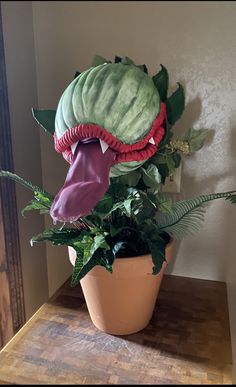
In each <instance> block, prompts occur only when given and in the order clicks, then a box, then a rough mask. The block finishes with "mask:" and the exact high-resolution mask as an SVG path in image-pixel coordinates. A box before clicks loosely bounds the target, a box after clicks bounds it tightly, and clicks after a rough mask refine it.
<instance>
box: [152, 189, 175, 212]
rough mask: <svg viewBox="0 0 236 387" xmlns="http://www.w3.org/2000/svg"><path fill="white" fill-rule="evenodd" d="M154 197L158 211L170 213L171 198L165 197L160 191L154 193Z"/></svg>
mask: <svg viewBox="0 0 236 387" xmlns="http://www.w3.org/2000/svg"><path fill="white" fill-rule="evenodd" d="M155 199H156V203H157V207H158V210H159V211H161V212H163V213H169V214H171V213H172V207H173V203H172V200H171V198H169V197H167V196H166V195H164V194H163V193H162V192H158V194H157V195H155ZM157 216H158V214H157Z"/></svg>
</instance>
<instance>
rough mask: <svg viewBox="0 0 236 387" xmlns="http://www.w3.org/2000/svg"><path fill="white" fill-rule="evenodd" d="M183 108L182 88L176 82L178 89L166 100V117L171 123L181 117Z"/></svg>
mask: <svg viewBox="0 0 236 387" xmlns="http://www.w3.org/2000/svg"><path fill="white" fill-rule="evenodd" d="M184 108H185V96H184V89H183V87H182V86H181V84H180V83H178V89H177V90H176V91H175V92H174V93H173V94H172V95H171V96H170V98H168V99H167V100H166V109H167V118H168V121H169V123H170V124H171V125H174V123H175V122H176V121H177V120H178V119H179V118H180V117H181V115H182V113H183V111H184Z"/></svg>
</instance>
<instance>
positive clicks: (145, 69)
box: [137, 64, 148, 74]
mask: <svg viewBox="0 0 236 387" xmlns="http://www.w3.org/2000/svg"><path fill="white" fill-rule="evenodd" d="M137 67H138V68H139V69H141V70H142V71H143V72H144V73H146V74H148V68H147V66H146V65H145V64H143V65H138V66H137Z"/></svg>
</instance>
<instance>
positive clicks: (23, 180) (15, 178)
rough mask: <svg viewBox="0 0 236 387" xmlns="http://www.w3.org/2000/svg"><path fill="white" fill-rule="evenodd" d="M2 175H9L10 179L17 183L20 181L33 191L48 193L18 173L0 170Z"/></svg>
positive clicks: (0, 175)
mask: <svg viewBox="0 0 236 387" xmlns="http://www.w3.org/2000/svg"><path fill="white" fill-rule="evenodd" d="M0 177H7V178H8V179H11V180H13V181H15V182H16V183H20V184H21V185H23V186H24V187H26V188H28V189H30V190H31V191H33V192H42V193H46V192H44V191H43V190H42V189H41V188H39V187H37V186H36V185H33V184H32V183H31V182H30V181H26V180H25V179H23V178H22V177H20V176H18V175H16V174H15V173H12V172H9V171H0Z"/></svg>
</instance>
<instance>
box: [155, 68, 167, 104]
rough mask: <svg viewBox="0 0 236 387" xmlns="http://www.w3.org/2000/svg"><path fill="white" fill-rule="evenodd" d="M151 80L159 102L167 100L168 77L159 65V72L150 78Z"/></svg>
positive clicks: (164, 69)
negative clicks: (158, 96) (159, 99)
mask: <svg viewBox="0 0 236 387" xmlns="http://www.w3.org/2000/svg"><path fill="white" fill-rule="evenodd" d="M152 80H153V82H154V85H155V86H156V88H157V90H158V93H159V95H160V98H161V101H165V100H166V98H167V91H168V86H169V75H168V71H167V69H166V68H165V67H164V66H163V65H161V70H160V71H159V72H158V73H157V74H156V75H154V76H153V77H152Z"/></svg>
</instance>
